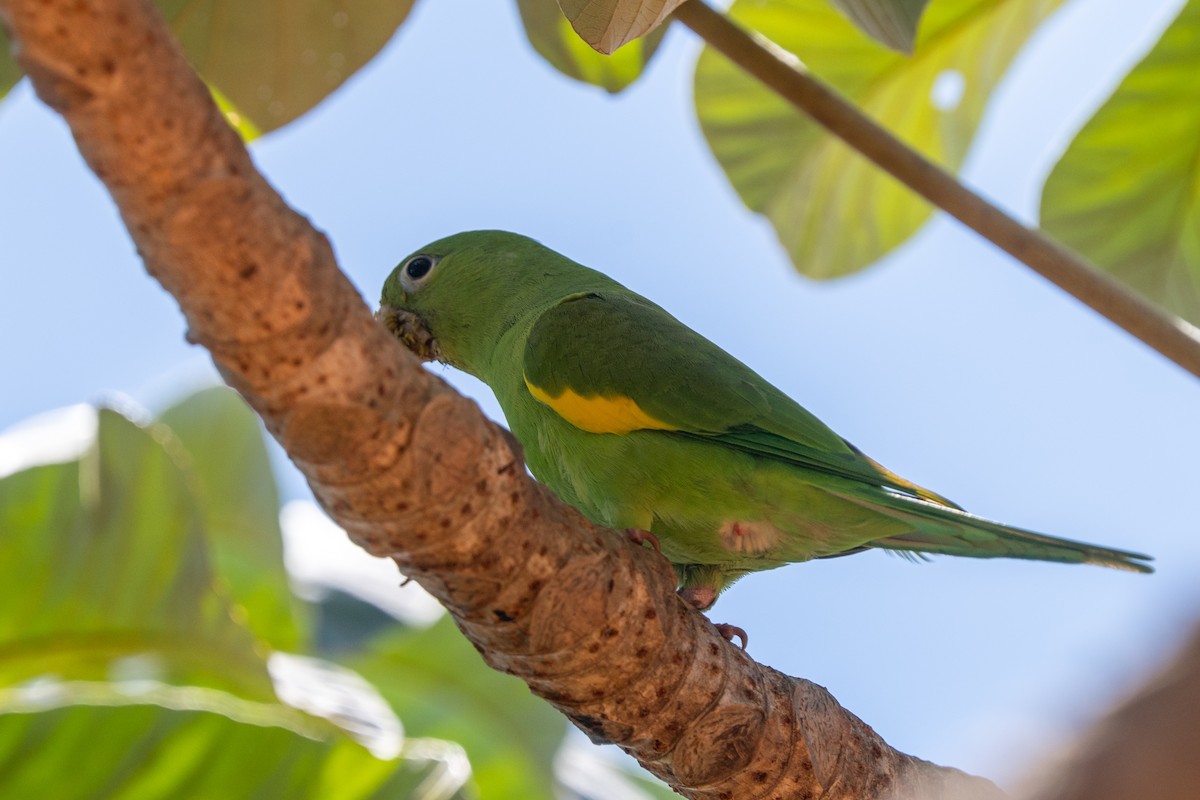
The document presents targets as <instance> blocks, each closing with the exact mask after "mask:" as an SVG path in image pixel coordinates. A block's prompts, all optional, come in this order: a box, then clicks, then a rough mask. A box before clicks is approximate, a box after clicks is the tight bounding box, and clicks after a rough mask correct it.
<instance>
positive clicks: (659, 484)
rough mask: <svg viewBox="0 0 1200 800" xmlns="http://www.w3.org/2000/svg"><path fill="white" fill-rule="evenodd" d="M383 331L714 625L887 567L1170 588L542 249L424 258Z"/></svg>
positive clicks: (428, 253) (409, 265) (449, 245)
mask: <svg viewBox="0 0 1200 800" xmlns="http://www.w3.org/2000/svg"><path fill="white" fill-rule="evenodd" d="M379 318H380V319H381V320H382V321H383V322H384V323H385V324H386V325H387V326H388V327H389V328H390V329H391V330H392V332H393V333H395V334H396V335H397V336H399V337H400V338H401V339H402V340H404V341H405V343H406V344H408V345H409V346H410V347H411V348H413V349H415V350H417V351H419V352H421V353H423V354H424V355H425V357H427V358H431V359H437V360H440V361H443V362H445V363H447V364H450V365H452V366H455V367H457V368H459V369H461V370H464V371H465V372H468V373H470V374H472V375H474V376H476V377H477V378H479V379H481V380H482V381H484V382H485V383H487V384H488V385H489V386H490V387H491V388H492V390H493V391H494V392H495V394H496V399H497V400H498V401H499V402H500V406H501V408H503V410H504V414H505V416H506V418H507V420H508V423H509V425H510V427H511V430H512V433H513V434H514V435H515V436H516V438H517V439H518V440H519V441H520V443H521V444H522V445H523V447H524V450H525V456H526V459H527V463H528V466H529V469H530V471H532V473H533V475H534V476H535V477H536V478H537V479H538V480H540V481H542V482H543V483H545V484H546V485H548V486H549V487H550V488H551V489H553V490H554V491H555V492H556V493H557V494H558V496H559V497H560V498H562V499H563V500H564V501H566V502H567V503H570V504H571V505H573V506H575V507H576V508H578V509H579V510H580V511H582V512H583V513H584V514H585V515H587V516H588V517H589V518H591V519H592V520H593V521H595V522H597V523H599V524H602V525H605V526H608V527H611V528H616V529H627V530H635V531H646V532H649V533H650V534H652V536H653V538H654V539H656V540H657V543H658V545H659V546H660V548H661V552H662V553H663V555H664V556H666V557H667V559H668V560H669V561H670V562H671V563H672V564H673V565H674V567H675V570H676V572H677V574H678V577H679V585H680V595H681V596H683V598H684V599H685V600H687V601H688V602H689V603H691V604H692V605H693V606H695V607H696V608H699V609H701V610H704V609H707V608H709V607H710V606H711V605H712V604H713V603H714V602H715V601H716V599H717V596H718V595H719V594H720V593H721V592H722V591H723V590H724V589H726V588H727V587H729V586H730V584H732V583H733V582H734V581H736V580H737V579H739V578H741V577H742V576H744V575H746V574H747V573H750V572H754V571H757V570H765V569H773V568H775V567H779V566H782V565H784V564H788V563H791V562H796V561H807V560H809V559H813V558H825V557H830V556H838V555H844V554H847V553H854V552H858V551H861V550H865V549H867V548H882V549H885V550H891V551H898V552H900V553H902V554H916V555H924V554H946V555H957V556H972V557H975V558H994V557H1009V558H1028V559H1041V560H1046V561H1063V562H1076V563H1088V564H1102V565H1104V566H1109V567H1117V568H1121V569H1128V570H1133V571H1136V572H1151V571H1152V570H1151V568H1150V567H1149V566H1148V565H1147V564H1146V563H1145V562H1146V561H1148V560H1150V557H1149V556H1145V555H1142V554H1139V553H1133V552H1127V551H1124V550H1115V549H1110V548H1107V547H1100V546H1097V545H1092V544H1086V543H1082V542H1075V541H1070V540H1067V539H1059V538H1056V537H1052V536H1047V535H1044V534H1040V533H1034V532H1032V531H1026V530H1021V529H1020V528H1014V527H1011V526H1008V525H1004V524H1001V523H998V522H992V521H990V520H986V519H983V518H981V517H976V516H973V515H971V514H968V513H967V512H965V511H963V510H962V509H961V508H959V507H958V506H957V505H955V504H954V503H951V502H950V501H949V500H946V499H945V498H944V497H941V496H939V495H937V494H934V493H933V492H930V491H928V490H927V489H923V488H921V487H919V486H917V485H915V484H913V483H910V482H909V481H906V480H904V479H903V478H901V477H899V476H898V475H895V474H893V473H892V472H889V471H888V470H886V469H884V468H883V467H882V466H881V465H879V464H878V463H876V462H875V461H873V460H871V459H870V458H868V457H867V456H866V455H864V454H863V453H862V452H861V451H860V450H859V449H858V448H857V447H855V446H854V445H852V444H850V443H849V442H848V441H846V440H845V439H843V438H842V437H840V436H838V435H837V434H836V433H834V432H833V431H832V430H831V429H829V428H828V427H826V426H825V425H824V424H823V423H822V422H821V421H820V420H818V419H817V418H816V417H815V416H813V415H812V414H810V413H809V412H808V411H806V410H805V409H804V408H802V407H801V406H800V405H799V404H798V403H796V402H795V401H793V400H792V399H791V398H789V397H788V396H787V395H785V394H784V393H783V392H781V391H780V390H778V389H776V388H775V387H774V386H772V385H771V384H770V383H768V382H767V381H766V380H764V379H763V378H762V377H760V376H759V375H758V374H757V373H755V372H754V371H752V370H751V369H750V368H749V367H747V366H745V365H744V364H742V363H741V362H740V361H738V360H737V359H735V358H734V357H733V356H731V355H729V354H728V353H726V352H725V351H724V350H722V349H721V348H719V347H717V346H716V345H715V344H713V343H712V342H710V341H708V340H707V339H705V338H704V337H703V336H701V335H700V334H698V333H696V332H695V331H693V330H691V329H690V328H688V327H687V326H686V325H684V324H683V323H681V322H679V321H678V320H676V319H675V318H674V317H672V316H671V315H670V314H669V313H667V312H666V311H665V310H663V309H662V308H660V307H659V306H657V305H655V304H654V303H652V302H650V301H649V300H647V299H646V298H644V297H641V296H640V295H637V294H635V293H634V292H632V291H630V290H629V289H626V288H625V287H624V286H622V285H621V284H619V283H617V282H616V281H614V280H612V279H611V278H609V277H607V276H605V275H603V274H602V273H600V272H597V271H595V270H592V269H589V268H587V267H584V266H582V265H580V264H577V263H575V262H573V261H571V260H570V259H568V258H566V257H564V256H562V255H560V254H558V253H556V252H554V251H553V250H550V249H549V248H546V247H543V246H542V245H540V244H538V243H537V242H535V241H533V240H532V239H529V238H527V237H524V236H520V235H517V234H513V233H506V232H503V231H474V232H469V233H460V234H457V235H455V236H450V237H448V238H445V239H441V240H439V241H436V242H434V243H432V244H430V245H428V246H426V247H423V248H421V249H420V250H418V251H417V252H416V253H414V254H412V255H410V256H409V257H408V258H406V259H404V260H403V261H402V262H400V264H399V266H397V267H396V268H395V269H394V270H393V271H392V273H391V275H389V276H388V278H387V280H386V282H385V283H384V287H383V296H382V300H381V303H380V312H379Z"/></svg>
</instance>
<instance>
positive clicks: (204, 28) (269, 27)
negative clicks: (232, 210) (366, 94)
mask: <svg viewBox="0 0 1200 800" xmlns="http://www.w3.org/2000/svg"><path fill="white" fill-rule="evenodd" d="M156 2H157V5H158V7H159V9H160V10H161V11H162V12H163V15H164V16H165V17H166V18H167V22H168V23H169V24H170V26H171V30H172V32H174V34H175V36H176V38H178V39H179V42H180V44H182V45H183V49H184V52H185V53H186V54H187V57H188V60H189V61H191V62H192V64H193V65H194V66H195V67H196V71H197V72H199V73H200V74H201V75H202V76H203V77H204V80H206V81H207V82H208V83H210V84H212V85H213V86H215V87H216V88H217V89H218V90H219V91H220V92H221V94H222V95H223V96H224V97H225V98H227V99H228V101H229V103H230V104H231V105H233V106H234V107H235V108H236V109H237V110H238V112H239V113H240V114H241V115H243V116H245V117H246V118H247V119H249V120H251V121H252V122H253V124H254V126H255V127H256V128H258V129H259V130H260V131H263V132H264V133H265V132H267V131H271V130H274V129H275V128H278V127H280V126H282V125H285V124H287V123H288V122H291V121H292V120H294V119H295V118H296V117H298V116H300V115H301V114H303V113H304V112H306V111H308V110H309V109H310V108H312V107H313V106H315V105H316V104H317V103H319V102H321V101H322V100H324V99H325V98H326V97H327V96H328V95H329V93H330V92H332V91H333V90H334V89H336V88H337V87H338V86H341V85H342V83H343V82H344V81H345V80H346V79H347V78H349V77H350V76H351V75H353V74H354V73H355V72H357V71H358V70H359V69H360V68H361V67H362V66H363V65H364V64H366V63H367V62H368V61H370V60H371V59H372V58H374V56H375V54H376V53H378V52H379V51H380V50H381V49H382V48H383V46H384V45H385V44H387V42H388V40H389V39H391V38H392V35H393V34H394V33H395V32H396V29H397V28H398V27H400V24H401V23H402V22H404V19H405V18H406V17H407V16H408V12H409V10H410V9H411V8H412V4H413V0H392V1H391V2H379V0H338V1H337V2H331V0H274V2H271V3H242V2H239V0H156Z"/></svg>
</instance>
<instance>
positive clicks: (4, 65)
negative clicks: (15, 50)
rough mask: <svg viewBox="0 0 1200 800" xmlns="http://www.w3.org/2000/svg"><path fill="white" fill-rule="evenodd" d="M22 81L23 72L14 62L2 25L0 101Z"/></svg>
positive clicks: (0, 33)
mask: <svg viewBox="0 0 1200 800" xmlns="http://www.w3.org/2000/svg"><path fill="white" fill-rule="evenodd" d="M19 80H21V70H20V69H19V68H18V67H17V62H15V61H13V58H12V54H11V53H10V52H9V49H8V37H7V36H5V35H4V26H3V25H0V100H3V99H4V96H5V95H6V94H8V90H9V89H11V88H12V87H13V86H15V85H16V83H17V81H19Z"/></svg>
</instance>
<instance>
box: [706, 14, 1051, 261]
mask: <svg viewBox="0 0 1200 800" xmlns="http://www.w3.org/2000/svg"><path fill="white" fill-rule="evenodd" d="M1058 4H1059V0H941V1H940V2H937V3H933V4H932V5H931V6H930V7H929V8H928V9H927V11H926V13H925V17H924V19H923V20H922V22H921V29H920V35H919V36H918V40H917V47H916V51H915V54H914V55H913V56H911V57H910V56H904V55H901V54H899V53H895V52H892V51H890V50H887V49H885V48H884V47H882V46H880V45H879V44H878V43H876V42H874V41H873V40H871V39H870V38H868V37H867V36H866V35H865V34H864V33H862V32H861V31H860V30H858V29H857V28H855V27H854V26H853V25H852V24H851V23H850V22H849V21H848V20H847V19H846V18H845V17H844V16H843V15H842V14H841V13H839V12H838V11H837V10H836V9H834V8H833V7H832V6H830V5H829V4H828V3H826V2H825V0H739V2H735V3H734V5H733V7H732V9H731V13H732V15H733V16H734V17H735V18H736V19H737V21H738V22H739V23H741V24H742V25H745V26H747V27H750V28H752V29H754V30H757V31H760V32H761V33H762V34H763V35H764V36H766V37H767V38H768V39H771V40H772V41H774V42H776V43H777V44H778V45H780V46H781V47H783V48H785V49H786V50H790V51H792V52H793V53H796V54H797V55H798V56H799V57H800V58H801V60H802V61H803V62H804V64H805V65H806V66H807V67H808V68H809V69H810V70H812V72H814V73H815V74H816V75H817V76H818V77H820V78H822V79H824V80H825V81H827V82H829V83H831V84H833V86H835V87H836V88H837V89H838V90H840V91H841V92H842V93H843V94H844V95H846V96H847V97H849V98H850V99H851V100H852V101H854V102H855V103H856V104H857V105H858V106H859V107H860V108H861V109H862V110H863V111H865V112H866V113H867V114H869V115H870V116H872V117H874V118H875V119H876V120H877V121H879V122H881V123H882V124H883V125H884V126H885V127H887V128H888V129H889V130H891V131H892V132H893V133H895V134H897V135H898V136H899V137H900V138H902V139H904V140H905V141H907V142H908V143H909V144H911V145H913V146H914V147H916V148H917V149H918V150H920V151H921V152H923V153H924V154H925V155H926V156H928V157H930V158H932V159H933V160H934V161H937V162H940V163H942V164H943V165H946V166H948V167H949V168H951V169H957V168H958V166H959V165H960V164H961V163H962V160H963V157H964V156H965V155H966V152H967V148H968V147H969V145H970V143H971V139H972V137H973V136H974V134H975V129H976V127H977V126H978V124H979V119H980V116H981V115H982V113H983V109H984V107H985V105H986V104H987V101H988V97H989V95H990V94H991V90H992V88H993V87H994V86H995V85H996V82H997V81H998V80H999V79H1000V77H1001V76H1002V75H1003V74H1004V72H1005V71H1006V70H1007V68H1008V65H1009V63H1010V62H1011V61H1012V59H1013V57H1014V56H1015V55H1016V53H1017V52H1018V51H1019V50H1020V48H1021V46H1022V45H1023V44H1024V43H1025V41H1026V39H1027V38H1028V37H1029V35H1030V33H1031V32H1032V31H1033V30H1034V29H1036V28H1037V26H1038V24H1039V23H1040V22H1041V21H1042V20H1043V19H1045V17H1046V16H1047V15H1049V14H1050V12H1051V11H1053V10H1054V8H1055V7H1056V6H1057V5H1058ZM696 110H697V113H698V115H699V117H700V123H701V126H702V127H703V129H704V133H705V135H706V136H707V137H708V142H709V145H710V146H711V147H712V149H713V152H714V153H715V154H716V156H717V159H718V160H719V161H720V163H721V165H722V166H723V167H724V169H725V172H726V174H727V175H728V176H729V179H730V181H731V182H732V183H733V185H734V187H735V188H736V189H737V191H738V193H739V194H740V195H741V197H742V200H743V201H744V202H745V203H746V205H748V206H749V207H750V208H751V209H753V210H755V211H758V212H759V213H762V214H764V215H766V216H767V217H768V218H769V219H770V220H771V223H772V225H774V227H775V231H776V234H777V235H778V236H779V238H780V241H781V242H782V243H783V245H784V246H785V247H786V248H787V250H788V252H789V253H790V255H791V257H792V260H793V262H795V264H796V267H797V269H799V270H800V271H801V272H803V273H804V274H806V275H809V276H810V277H814V278H832V277H836V276H840V275H846V274H849V273H851V272H854V271H856V270H859V269H862V268H863V267H865V266H866V265H868V264H870V263H872V262H873V261H875V260H876V259H878V258H879V257H881V256H882V255H884V254H885V253H887V252H888V251H889V250H891V249H892V248H894V247H896V246H897V245H899V244H900V243H901V242H903V241H904V240H906V239H907V238H908V237H909V236H911V235H912V234H913V233H914V232H915V231H916V230H917V229H918V228H920V226H921V225H922V224H923V223H924V222H925V220H926V219H927V218H928V217H929V215H930V213H931V209H930V207H929V206H928V204H926V203H925V202H924V201H923V200H920V199H918V198H917V197H916V195H914V194H912V193H911V192H910V191H909V190H908V189H906V188H905V187H904V186H902V185H901V184H900V183H899V182H898V181H896V180H894V179H893V178H892V177H890V176H889V175H887V174H885V173H884V172H882V171H881V170H879V169H877V168H876V167H875V166H874V165H872V164H870V163H869V162H868V161H867V160H866V159H865V158H863V157H862V156H860V155H858V154H857V153H856V152H854V151H852V150H851V149H850V148H849V147H847V146H846V145H844V144H842V143H841V141H840V140H837V139H835V138H833V137H832V136H831V135H829V134H826V133H825V132H824V131H823V130H822V129H820V128H819V127H818V126H817V125H816V123H814V122H812V121H810V120H809V119H808V118H807V117H805V116H802V115H801V114H800V113H799V112H797V111H795V110H793V109H792V107H791V106H790V105H788V104H787V103H786V102H784V101H783V100H781V99H779V97H778V96H776V95H775V94H774V93H772V92H771V91H770V90H768V89H766V88H764V87H763V86H761V85H760V84H759V83H758V82H757V81H755V80H754V79H753V78H751V77H749V76H747V75H746V74H745V73H744V72H742V71H741V70H740V69H738V68H737V67H734V66H733V65H731V64H730V63H729V62H728V61H726V60H725V58H724V57H723V56H721V55H719V54H717V53H715V52H712V51H710V50H708V49H706V50H705V51H704V53H703V55H702V56H701V58H700V62H699V64H698V65H697V68H696Z"/></svg>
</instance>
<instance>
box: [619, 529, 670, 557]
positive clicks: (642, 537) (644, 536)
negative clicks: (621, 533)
mask: <svg viewBox="0 0 1200 800" xmlns="http://www.w3.org/2000/svg"><path fill="white" fill-rule="evenodd" d="M625 538H626V539H628V540H629V541H631V542H633V543H634V544H636V545H638V546H639V547H640V546H642V545H643V544H646V543H647V542H649V543H650V546H651V547H653V548H654V552H656V553H658V554H659V555H660V556H661V555H662V548H661V547H660V546H659V544H658V537H657V536H655V535H654V534H653V533H651V532H650V531H644V530H642V529H641V528H626V529H625Z"/></svg>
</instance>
